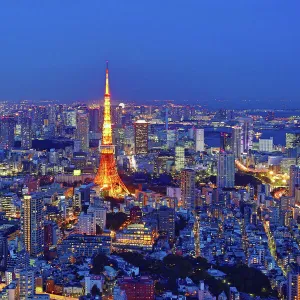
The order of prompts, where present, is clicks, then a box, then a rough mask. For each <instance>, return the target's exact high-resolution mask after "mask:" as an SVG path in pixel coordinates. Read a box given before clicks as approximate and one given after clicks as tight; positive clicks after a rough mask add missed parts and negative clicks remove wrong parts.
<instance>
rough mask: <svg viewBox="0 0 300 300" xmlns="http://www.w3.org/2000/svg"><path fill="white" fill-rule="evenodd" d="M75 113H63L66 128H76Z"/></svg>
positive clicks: (70, 111)
mask: <svg viewBox="0 0 300 300" xmlns="http://www.w3.org/2000/svg"><path fill="white" fill-rule="evenodd" d="M76 116H77V112H76V110H67V111H66V112H65V124H66V126H67V127H74V128H75V127H76V126H77V118H76Z"/></svg>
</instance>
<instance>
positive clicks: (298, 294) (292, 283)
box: [287, 264, 300, 300]
mask: <svg viewBox="0 0 300 300" xmlns="http://www.w3.org/2000/svg"><path fill="white" fill-rule="evenodd" d="M290 267H291V270H290V271H289V273H288V276H287V299H289V300H292V299H300V266H299V265H298V264H294V265H291V266H290Z"/></svg>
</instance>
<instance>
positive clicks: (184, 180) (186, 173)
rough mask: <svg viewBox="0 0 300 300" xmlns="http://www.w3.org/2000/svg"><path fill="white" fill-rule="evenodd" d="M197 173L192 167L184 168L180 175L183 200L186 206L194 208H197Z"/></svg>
mask: <svg viewBox="0 0 300 300" xmlns="http://www.w3.org/2000/svg"><path fill="white" fill-rule="evenodd" d="M195 180H196V174H195V171H194V170H192V169H183V170H182V171H181V176H180V187H181V201H182V204H183V206H184V207H186V208H187V209H191V210H193V209H194V208H195V200H196V196H195V195H196V191H195Z"/></svg>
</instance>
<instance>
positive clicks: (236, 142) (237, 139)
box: [232, 126, 242, 159]
mask: <svg viewBox="0 0 300 300" xmlns="http://www.w3.org/2000/svg"><path fill="white" fill-rule="evenodd" d="M241 139H242V136H241V127H240V126H234V127H232V151H233V153H234V156H235V158H237V159H239V158H240V157H241V153H242V143H241Z"/></svg>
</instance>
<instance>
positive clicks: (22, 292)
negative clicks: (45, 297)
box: [15, 269, 35, 300]
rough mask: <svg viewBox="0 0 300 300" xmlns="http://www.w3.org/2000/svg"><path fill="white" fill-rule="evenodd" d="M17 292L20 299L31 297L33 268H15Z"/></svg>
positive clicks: (33, 287) (33, 286) (25, 299)
mask: <svg viewBox="0 0 300 300" xmlns="http://www.w3.org/2000/svg"><path fill="white" fill-rule="evenodd" d="M15 275H16V279H17V281H18V294H19V298H18V299H20V300H27V299H32V298H31V297H33V296H34V293H35V278H34V270H33V269H23V270H16V272H15Z"/></svg>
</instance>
